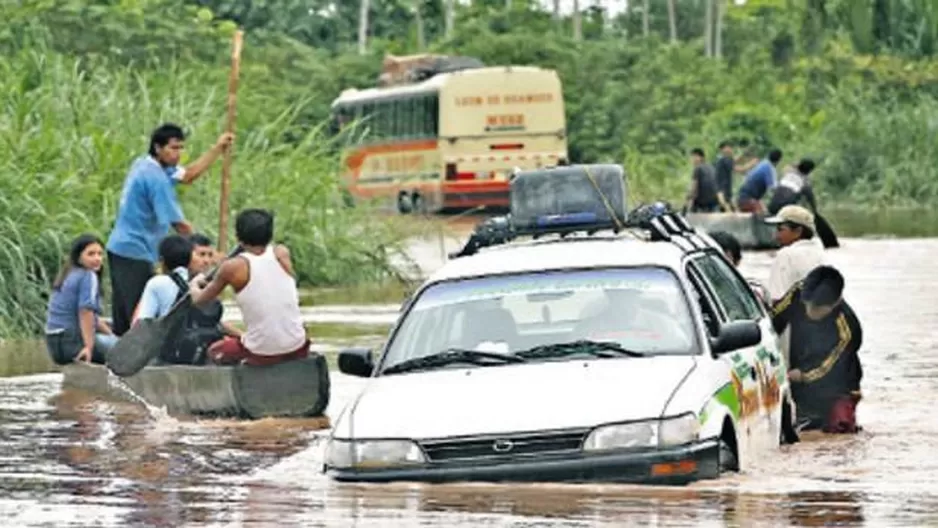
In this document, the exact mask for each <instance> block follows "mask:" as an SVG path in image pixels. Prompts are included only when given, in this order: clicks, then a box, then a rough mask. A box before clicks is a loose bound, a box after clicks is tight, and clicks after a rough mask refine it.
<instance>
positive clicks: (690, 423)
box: [658, 414, 700, 447]
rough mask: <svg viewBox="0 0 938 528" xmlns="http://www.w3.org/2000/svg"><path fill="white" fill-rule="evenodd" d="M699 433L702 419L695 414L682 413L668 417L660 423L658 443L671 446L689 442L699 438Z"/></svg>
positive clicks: (662, 445)
mask: <svg viewBox="0 0 938 528" xmlns="http://www.w3.org/2000/svg"><path fill="white" fill-rule="evenodd" d="M699 434H700V420H698V419H697V417H696V416H695V415H693V414H682V415H681V416H675V417H674V418H667V419H664V420H661V421H660V422H659V424H658V445H659V446H661V447H669V446H679V445H684V444H689V443H691V442H693V441H694V440H697V437H698V435H699Z"/></svg>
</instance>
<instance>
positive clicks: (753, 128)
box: [0, 0, 938, 337]
mask: <svg viewBox="0 0 938 528" xmlns="http://www.w3.org/2000/svg"><path fill="white" fill-rule="evenodd" d="M668 1H669V2H670V1H672V0H668ZM451 4H453V5H456V8H455V9H456V11H455V13H454V16H453V19H452V20H453V24H452V29H451V30H450V31H447V24H446V22H445V20H446V6H448V5H451ZM542 4H549V3H547V2H536V1H534V0H513V1H512V2H506V1H505V0H473V1H472V2H469V3H468V4H465V5H464V4H463V3H460V2H449V1H448V0H371V2H370V5H371V9H370V12H369V17H368V20H369V26H368V31H367V35H368V38H369V41H368V42H367V43H365V44H366V45H365V46H364V48H363V53H359V51H358V47H359V43H358V42H357V34H358V25H359V20H358V11H359V2H358V1H357V0H356V1H352V0H343V1H338V0H277V2H276V3H275V2H273V1H271V0H251V1H248V0H224V1H222V0H120V1H117V0H95V1H79V0H20V1H18V2H5V3H3V6H2V7H0V14H2V16H3V18H4V20H5V22H6V23H5V24H4V27H3V28H2V29H0V52H2V53H3V56H4V61H3V62H2V64H0V73H2V76H0V93H2V94H3V95H4V106H3V109H2V110H0V112H2V113H0V163H2V168H3V171H4V176H3V178H0V208H2V211H3V215H2V218H0V337H2V336H9V335H21V334H24V333H35V332H36V331H38V329H39V328H40V327H41V322H42V317H43V311H44V305H45V295H46V294H47V291H48V284H49V282H50V277H51V275H52V274H53V273H54V272H55V270H56V268H57V267H58V264H59V261H60V260H59V259H60V258H61V255H62V254H63V253H64V249H65V245H66V244H67V241H68V240H69V239H70V238H71V237H72V236H74V235H76V234H78V233H79V232H82V231H92V232H96V233H99V234H100V235H101V236H102V237H104V236H106V234H107V232H108V230H109V229H110V227H111V224H112V222H113V219H114V213H115V210H116V203H117V199H118V195H119V192H120V186H121V182H122V180H123V177H124V175H125V173H126V170H127V167H128V165H129V163H130V161H131V160H132V158H133V157H134V156H135V155H138V154H140V153H142V151H143V150H144V148H145V146H146V138H147V134H148V132H149V131H150V130H151V129H152V128H153V127H154V126H155V125H156V124H158V123H159V122H161V121H176V122H179V123H181V124H183V125H184V126H185V127H186V128H187V129H188V130H189V131H190V132H191V141H190V146H189V151H190V153H192V154H193V155H196V154H198V153H200V152H201V150H202V149H203V148H204V147H206V146H208V145H209V144H210V142H211V141H213V140H214V139H215V137H216V136H217V134H218V132H220V131H221V129H222V126H223V119H224V107H225V87H226V79H227V73H228V61H229V46H230V36H231V34H232V31H233V30H234V29H235V28H236V27H237V25H239V24H240V25H241V26H243V27H244V28H245V29H246V30H247V40H246V43H245V48H244V54H243V66H242V82H241V87H240V90H239V95H238V142H237V146H236V151H235V152H236V154H235V160H236V161H235V165H234V172H233V185H232V188H233V193H234V194H233V196H232V203H231V206H232V210H235V211H236V210H237V209H238V208H241V207H244V206H246V205H256V206H270V207H273V208H275V209H276V210H277V214H278V231H279V234H280V236H281V237H283V241H285V242H287V243H288V244H290V245H291V248H292V250H293V252H294V255H295V260H296V262H297V265H298V270H299V273H300V276H301V280H302V282H303V283H304V285H307V286H309V285H333V286H336V285H348V284H362V283H364V282H369V281H375V280H384V279H387V278H388V277H389V276H391V275H392V274H391V273H390V271H389V269H388V264H387V262H388V257H389V255H391V254H393V253H394V252H395V251H396V247H397V244H396V242H397V241H398V240H399V239H400V237H401V236H402V234H401V233H400V232H399V231H396V230H395V229H394V223H387V222H383V221H381V220H379V219H373V218H371V217H369V215H368V212H367V211H363V210H361V209H347V208H344V207H342V206H341V204H342V200H341V194H340V192H339V190H338V185H337V183H338V180H337V172H338V171H337V168H338V159H337V156H336V149H335V145H333V144H331V143H330V138H328V137H327V136H326V135H325V134H324V133H323V131H324V130H326V126H325V125H326V123H327V120H328V118H329V103H330V101H331V100H332V99H333V98H334V97H336V96H337V95H338V93H339V92H340V91H341V90H342V89H343V88H346V87H350V86H359V87H363V86H368V85H372V84H373V83H374V80H375V79H376V78H377V74H378V71H379V69H380V63H381V60H382V58H383V57H384V55H385V54H386V53H389V52H390V53H395V54H404V53H412V52H419V51H434V52H444V53H455V54H461V55H470V56H475V57H478V58H480V59H482V60H483V61H485V62H486V63H488V64H536V65H542V66H546V67H551V68H555V69H557V70H558V71H559V72H560V74H561V76H562V79H563V82H564V87H565V99H566V108H567V117H568V129H569V130H568V132H569V134H568V135H569V139H570V152H571V158H572V160H573V161H576V162H592V161H615V162H621V163H624V164H625V165H626V166H627V168H628V170H629V174H630V178H631V184H632V190H633V193H634V195H635V196H636V198H637V199H649V198H666V199H670V200H672V201H673V200H676V199H679V197H680V196H681V195H682V193H683V192H684V190H685V187H686V181H687V179H688V164H687V161H686V155H685V154H686V152H687V151H688V149H690V148H691V147H694V146H703V147H705V148H706V149H707V150H708V151H709V152H710V153H713V151H714V149H715V146H716V143H717V142H718V141H719V140H721V139H724V138H732V139H736V140H738V141H740V142H744V143H747V144H748V145H749V146H750V147H751V151H752V154H753V155H761V154H762V152H763V151H764V150H765V149H766V148H767V147H768V146H770V145H778V146H781V147H782V148H783V149H784V150H785V151H786V153H787V154H788V155H790V157H787V159H788V160H791V159H793V157H795V156H800V155H803V154H811V155H814V156H817V157H822V158H823V159H824V162H823V164H822V165H821V167H820V168H819V169H818V171H817V173H816V174H817V176H816V180H817V185H818V190H819V192H820V194H821V196H822V199H823V200H825V202H822V203H828V204H830V203H835V202H836V203H850V204H853V205H860V206H865V205H871V204H877V205H880V206H891V205H919V206H922V205H925V206H931V205H934V204H935V203H936V202H938V142H936V141H935V136H936V131H938V118H936V117H935V116H936V115H938V66H936V65H938V63H936V62H935V61H934V57H933V56H934V53H935V51H936V46H938V4H936V2H935V1H933V0H906V1H899V0H892V1H886V0H871V1H870V2H843V1H837V0H748V1H747V2H746V3H745V5H742V6H737V5H735V2H716V1H713V2H710V1H709V0H707V1H701V0H673V4H674V6H675V9H674V14H675V16H674V20H673V21H672V20H670V19H669V10H668V9H667V4H668V2H665V1H654V2H648V5H650V6H651V12H650V13H648V14H647V16H646V14H644V13H642V11H641V6H642V4H643V3H642V2H634V1H633V2H629V4H630V5H631V7H630V8H629V10H628V11H627V12H625V13H620V14H617V15H615V16H613V15H610V14H608V13H606V12H605V11H604V10H603V9H602V8H601V7H595V6H597V5H598V6H601V5H604V4H603V3H593V2H587V1H583V2H580V5H581V6H582V7H583V9H584V10H583V12H582V14H581V16H579V17H576V20H573V19H571V18H570V17H569V16H568V15H564V16H562V17H561V16H559V15H555V14H553V13H551V12H550V11H545V10H544V7H542ZM711 4H725V8H724V10H725V13H724V14H722V15H720V14H719V13H718V15H717V16H715V17H714V18H713V20H717V21H719V22H718V23H715V24H714V26H715V29H714V31H712V32H710V33H711V34H712V35H713V39H712V40H711V39H709V38H705V35H707V33H708V32H707V31H706V29H705V21H706V20H707V17H706V16H705V14H704V9H703V6H705V5H711ZM507 6H511V7H510V8H508V7H507ZM587 6H590V7H587ZM646 18H647V20H646ZM646 22H647V24H646ZM671 22H673V24H672V23H671ZM672 26H673V28H674V34H673V35H672V32H671V30H670V28H671V27H672ZM645 27H647V30H646V29H645ZM89 28H93V30H89ZM576 28H579V29H576ZM705 41H706V42H711V44H709V45H708V44H707V43H706V42H705ZM219 165H220V164H219ZM218 173H219V169H218V168H216V169H214V170H213V172H212V174H211V175H209V176H207V177H205V179H203V180H202V181H199V182H197V183H196V185H194V186H193V187H191V188H187V189H185V191H183V193H182V201H183V206H184V209H185V211H186V213H187V215H188V216H190V217H191V218H192V220H193V221H194V223H195V225H196V227H197V228H198V229H199V230H203V231H206V232H208V233H209V234H211V235H215V234H216V233H215V230H216V227H215V226H216V225H217V208H218V206H217V204H218ZM910 221H912V222H915V221H916V220H915V219H911V220H910Z"/></svg>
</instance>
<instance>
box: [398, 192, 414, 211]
mask: <svg viewBox="0 0 938 528" xmlns="http://www.w3.org/2000/svg"><path fill="white" fill-rule="evenodd" d="M412 210H413V205H412V203H411V201H410V196H408V195H407V193H406V192H403V191H402V192H401V193H400V194H398V195H397V212H398V213H401V214H408V213H410V212H411V211H412Z"/></svg>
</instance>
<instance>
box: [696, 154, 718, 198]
mask: <svg viewBox="0 0 938 528" xmlns="http://www.w3.org/2000/svg"><path fill="white" fill-rule="evenodd" d="M693 178H694V181H696V182H697V198H696V199H695V200H694V207H715V206H717V205H719V202H718V200H717V183H716V174H715V173H714V171H713V167H712V166H711V165H710V164H709V163H702V164H700V165H699V166H697V167H695V168H694V173H693Z"/></svg>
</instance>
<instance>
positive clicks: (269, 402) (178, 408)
mask: <svg viewBox="0 0 938 528" xmlns="http://www.w3.org/2000/svg"><path fill="white" fill-rule="evenodd" d="M62 372H63V374H64V378H63V380H62V386H63V388H66V389H78V390H81V391H84V392H87V393H90V394H94V395H96V396H100V397H108V398H112V399H118V400H132V399H133V398H132V397H131V396H130V395H128V394H126V392H125V391H122V390H120V388H119V386H117V385H115V384H116V383H119V380H121V379H122V380H123V382H124V383H125V384H126V386H127V387H129V388H130V389H131V390H132V391H133V392H134V393H135V394H136V395H137V396H139V397H140V398H142V399H143V400H144V401H146V402H147V403H148V404H150V405H153V406H155V407H165V408H166V410H167V411H168V412H169V413H170V414H176V415H180V414H184V415H207V416H217V417H236V418H251V419H260V418H267V417H283V418H300V417H317V416H322V415H323V413H324V412H325V410H326V407H327V406H328V405H329V395H330V380H329V365H328V364H327V363H326V358H325V357H324V356H322V355H319V354H314V355H311V356H310V357H308V358H306V359H300V360H295V361H289V362H286V363H281V364H278V365H272V366H267V367H251V366H247V365H238V366H214V365H211V366H201V367H197V366H184V365H166V366H148V367H146V368H144V369H143V370H141V371H140V372H138V373H137V374H134V375H133V376H129V377H127V378H118V377H117V376H115V375H113V374H111V373H110V371H109V370H108V369H107V367H105V366H103V365H93V364H87V363H76V364H73V365H66V366H64V367H63V368H62Z"/></svg>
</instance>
